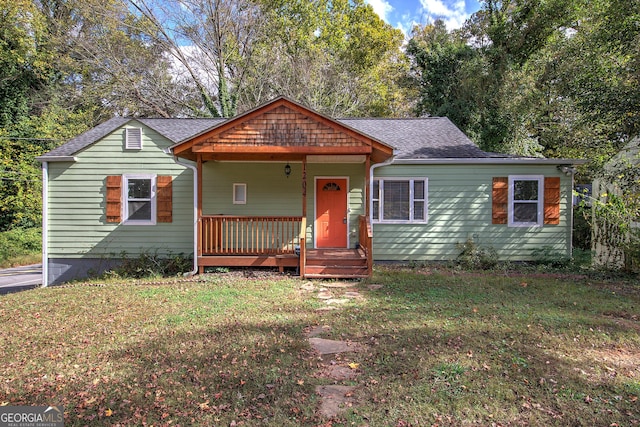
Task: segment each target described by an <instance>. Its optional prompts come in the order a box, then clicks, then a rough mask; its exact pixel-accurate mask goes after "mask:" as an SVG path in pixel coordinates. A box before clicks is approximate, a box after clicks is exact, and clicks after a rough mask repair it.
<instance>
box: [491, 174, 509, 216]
mask: <svg viewBox="0 0 640 427" xmlns="http://www.w3.org/2000/svg"><path fill="white" fill-rule="evenodd" d="M492 207H493V212H492V215H491V217H492V223H493V224H506V223H507V220H508V214H507V211H508V207H509V178H502V177H499V178H493V191H492Z"/></svg>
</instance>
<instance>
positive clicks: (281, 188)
mask: <svg viewBox="0 0 640 427" xmlns="http://www.w3.org/2000/svg"><path fill="white" fill-rule="evenodd" d="M38 160H39V161H40V162H42V165H43V181H44V185H43V209H44V212H43V248H44V249H43V252H44V253H43V276H44V278H43V280H44V283H45V284H47V285H48V284H54V283H61V282H64V281H68V280H72V279H77V278H82V277H84V276H86V275H87V274H90V273H94V272H100V271H104V270H106V269H109V268H111V267H113V266H114V265H116V264H117V263H118V262H120V261H121V260H122V259H123V257H124V256H127V257H135V256H137V255H139V254H143V253H153V254H161V255H162V254H166V255H169V254H188V255H191V254H193V256H194V269H193V273H197V272H203V271H204V270H205V268H206V267H211V266H243V267H278V268H279V269H281V270H283V269H284V268H292V269H293V268H295V269H296V271H297V272H298V273H299V274H300V275H301V276H304V277H367V276H368V275H370V274H371V269H372V264H373V263H374V262H385V261H397V262H410V261H442V260H450V259H454V258H456V257H457V256H458V254H459V250H458V248H457V244H458V243H463V242H465V241H467V240H468V239H472V240H474V241H475V242H476V243H477V244H479V245H480V246H483V247H492V248H494V249H495V250H496V251H497V253H498V255H499V257H500V258H501V259H503V260H514V261H518V260H529V259H531V258H532V254H533V250H535V249H540V248H547V247H548V248H550V249H551V250H553V251H555V252H558V253H561V254H565V255H567V256H570V255H571V233H572V221H571V218H572V212H571V209H572V187H573V177H572V171H573V166H574V165H575V164H577V163H580V161H575V160H566V159H541V158H520V157H511V156H507V155H500V154H496V153H487V152H484V151H482V150H480V149H479V148H478V147H477V146H476V145H475V144H474V143H473V142H472V141H471V140H469V138H467V137H466V136H465V135H464V134H463V133H462V132H461V131H460V130H459V129H458V128H456V127H455V126H454V125H453V124H452V123H451V122H450V121H449V120H448V119H446V118H438V117H427V118H415V119H376V118H367V119H332V118H329V117H326V116H323V115H321V114H319V113H317V112H315V111H313V110H310V109H308V108H306V107H304V106H302V105H300V104H297V103H295V102H293V101H291V100H289V99H287V98H283V97H280V98H277V99H275V100H273V101H271V102H269V103H267V104H264V105H262V106H260V107H258V108H256V109H254V110H251V111H249V112H247V113H244V114H242V115H240V116H237V117H234V118H230V119H148V118H137V119H134V118H121V117H117V118H113V119H111V120H108V121H107V122H105V123H103V124H101V125H99V126H97V127H95V128H94V129H91V130H90V131H88V132H86V133H84V134H82V135H80V136H78V137H76V138H74V139H72V140H71V141H69V142H67V143H66V144H64V145H62V146H60V147H58V148H56V149H54V150H52V151H51V152H49V153H47V154H45V155H43V156H41V157H39V159H38Z"/></svg>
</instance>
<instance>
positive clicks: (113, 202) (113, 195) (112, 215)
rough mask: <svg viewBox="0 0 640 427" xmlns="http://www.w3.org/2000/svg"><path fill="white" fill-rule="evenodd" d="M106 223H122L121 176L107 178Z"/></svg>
mask: <svg viewBox="0 0 640 427" xmlns="http://www.w3.org/2000/svg"><path fill="white" fill-rule="evenodd" d="M106 216H107V222H115V223H120V222H121V221H122V176H120V175H109V176H107V215H106Z"/></svg>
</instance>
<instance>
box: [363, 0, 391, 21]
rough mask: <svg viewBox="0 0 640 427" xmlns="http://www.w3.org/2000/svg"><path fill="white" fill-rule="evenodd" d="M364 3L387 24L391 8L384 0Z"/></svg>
mask: <svg viewBox="0 0 640 427" xmlns="http://www.w3.org/2000/svg"><path fill="white" fill-rule="evenodd" d="M365 2H366V3H368V4H370V5H371V7H373V11H374V12H375V13H377V14H378V16H379V17H380V18H381V19H382V20H383V21H385V22H389V14H390V13H391V11H392V10H393V6H391V4H389V2H388V1H386V0H365Z"/></svg>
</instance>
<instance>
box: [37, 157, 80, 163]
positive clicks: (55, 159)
mask: <svg viewBox="0 0 640 427" xmlns="http://www.w3.org/2000/svg"><path fill="white" fill-rule="evenodd" d="M36 160H37V161H39V162H77V161H78V158H77V157H76V156H41V157H36Z"/></svg>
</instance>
